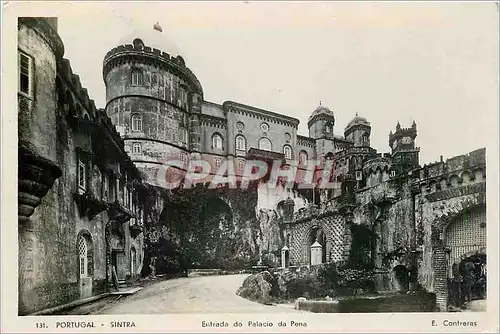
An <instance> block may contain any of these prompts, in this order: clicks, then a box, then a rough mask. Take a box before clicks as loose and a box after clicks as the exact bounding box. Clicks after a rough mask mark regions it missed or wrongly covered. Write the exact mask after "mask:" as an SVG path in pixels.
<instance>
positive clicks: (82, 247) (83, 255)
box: [78, 235, 89, 277]
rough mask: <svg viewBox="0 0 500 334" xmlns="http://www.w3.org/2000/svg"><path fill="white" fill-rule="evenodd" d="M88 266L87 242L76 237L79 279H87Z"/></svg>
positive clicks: (82, 238) (82, 237) (83, 238)
mask: <svg viewBox="0 0 500 334" xmlns="http://www.w3.org/2000/svg"><path fill="white" fill-rule="evenodd" d="M88 265H89V262H88V248H87V240H85V237H84V236H83V235H81V236H80V237H78V267H79V268H80V269H79V272H80V277H87V273H88Z"/></svg>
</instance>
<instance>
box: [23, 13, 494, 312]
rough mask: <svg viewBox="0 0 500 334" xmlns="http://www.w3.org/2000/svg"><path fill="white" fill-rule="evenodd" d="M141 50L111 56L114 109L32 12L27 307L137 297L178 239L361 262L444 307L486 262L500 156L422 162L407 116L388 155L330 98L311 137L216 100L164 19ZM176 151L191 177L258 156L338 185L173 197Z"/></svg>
mask: <svg viewBox="0 0 500 334" xmlns="http://www.w3.org/2000/svg"><path fill="white" fill-rule="evenodd" d="M158 36H160V38H159V37H158ZM150 41H151V43H153V42H154V41H159V42H158V43H156V44H158V45H151V44H148V43H150ZM129 43H130V44H125V45H120V46H117V47H115V48H113V49H112V50H110V51H109V52H108V53H107V54H106V55H105V56H104V62H103V79H104V82H105V84H106V107H105V109H98V108H96V107H95V104H94V102H93V101H92V100H91V99H90V97H89V95H88V92H87V90H86V89H85V88H83V87H81V84H80V80H79V77H78V75H76V74H74V73H73V72H72V69H71V66H70V63H69V61H68V60H66V59H64V58H63V55H64V45H63V43H62V41H61V39H60V37H59V35H58V34H57V20H56V19H53V18H20V19H19V22H18V45H19V93H18V108H19V113H18V115H19V180H18V183H19V196H18V198H19V200H18V201H19V202H18V205H19V209H18V212H19V313H20V314H32V313H34V312H39V311H41V310H44V309H48V308H51V307H56V306H58V305H61V304H65V303H68V302H71V301H74V300H78V299H85V298H89V297H92V296H98V295H100V294H103V293H105V292H106V291H111V290H114V289H117V288H118V289H120V288H125V287H126V286H127V285H130V284H131V283H133V282H134V281H135V280H137V279H138V277H139V276H140V275H141V273H143V274H144V273H145V272H148V269H149V267H150V266H151V261H152V258H153V257H154V256H153V255H151V254H153V253H154V252H155V251H154V250H153V248H154V247H153V246H152V245H155V244H158V243H159V242H160V240H165V239H169V240H174V241H175V242H177V243H178V244H180V245H181V246H185V247H188V245H189V247H191V245H194V246H193V247H195V248H196V251H197V252H198V253H199V254H201V255H199V257H200V258H201V257H203V258H205V257H206V256H207V255H206V254H209V255H210V256H211V257H210V259H209V260H210V261H212V260H213V261H215V259H217V258H221V257H222V258H224V257H225V256H226V255H227V253H225V252H227V250H228V249H230V250H231V254H230V256H231V258H232V260H234V261H239V260H241V259H246V260H245V261H246V262H243V263H245V264H249V263H251V262H252V261H254V260H255V259H256V258H258V259H260V260H262V256H263V255H264V254H271V255H273V256H274V257H275V258H274V261H275V262H278V263H280V265H281V266H283V267H287V266H290V265H296V266H297V265H310V264H313V265H314V264H319V263H324V262H342V261H346V260H347V259H355V260H356V261H358V262H360V263H363V262H366V263H370V264H371V265H373V266H374V267H375V268H376V269H377V270H378V271H377V272H378V276H377V282H376V285H377V289H378V290H386V291H392V290H398V289H400V290H405V289H407V290H408V289H414V288H416V287H417V286H419V287H421V288H422V289H424V290H426V291H430V292H434V293H436V300H437V304H438V305H439V307H440V309H442V310H445V309H446V307H447V306H448V304H449V303H450V297H449V287H450V283H449V279H451V278H452V277H453V275H455V272H456V271H457V270H458V269H456V268H458V266H460V263H461V261H464V260H467V259H471V258H474V261H476V260H477V259H480V260H481V261H483V262H485V254H486V209H485V203H486V199H485V177H486V175H485V169H486V166H485V150H484V149H480V150H477V151H474V152H470V153H469V154H466V155H463V156H458V157H454V158H451V159H448V160H446V161H443V160H442V161H440V162H436V163H433V164H429V165H424V166H420V164H419V148H418V147H416V144H415V139H416V137H417V125H416V123H415V122H413V124H411V125H410V126H409V127H408V128H403V127H401V125H400V124H399V123H397V125H396V128H395V130H394V133H392V132H391V133H390V134H389V145H390V148H391V152H390V153H384V154H381V153H377V151H376V150H375V149H374V148H372V147H371V146H370V135H371V125H370V123H369V122H368V120H366V119H365V118H363V117H360V116H358V115H356V116H355V117H354V118H353V119H352V121H351V122H349V123H348V124H347V126H346V127H345V129H344V131H343V135H342V136H339V135H336V134H335V131H334V129H335V116H334V113H333V112H332V111H331V110H330V109H329V108H327V107H326V106H323V105H320V106H318V107H317V108H316V109H314V111H313V112H312V114H311V115H310V116H309V118H308V122H307V125H308V128H309V136H301V135H299V134H298V133H297V128H298V124H299V120H298V119H295V118H292V117H289V116H286V115H281V114H277V113H274V112H272V111H268V110H264V109H260V108H256V107H253V106H248V105H244V104H240V103H237V102H233V101H226V102H224V103H222V104H216V103H213V102H209V101H206V100H204V96H203V89H202V85H201V83H200V82H199V81H198V79H197V77H196V76H195V74H194V73H193V72H192V71H191V70H190V69H189V68H188V67H187V66H186V62H185V61H184V59H183V58H182V57H181V56H180V55H175V56H174V55H170V54H168V53H166V51H168V50H163V49H162V45H159V44H161V27H159V25H155V27H154V29H151V31H149V32H144V34H143V35H142V36H134V38H133V39H132V40H130V41H129ZM172 158H175V159H179V160H181V161H183V162H185V166H186V167H181V169H183V168H184V169H185V168H187V166H188V164H189V161H191V160H197V159H202V160H204V161H207V162H209V164H210V165H211V166H212V167H213V169H216V168H217V167H219V166H221V164H223V163H225V162H227V163H230V164H231V165H233V166H234V173H235V174H236V176H239V177H241V174H242V172H243V167H244V165H245V161H246V160H247V159H258V160H262V161H266V162H270V161H272V160H276V159H282V160H283V161H284V163H285V164H287V163H292V162H293V161H296V162H297V164H298V168H299V169H302V170H306V169H307V168H308V167H307V163H308V161H310V160H313V159H315V160H321V161H323V162H329V163H330V164H331V166H332V168H333V173H331V176H330V178H331V180H330V181H332V182H334V183H336V184H338V187H334V188H332V189H328V190H323V189H314V190H311V189H300V187H297V186H296V185H294V186H293V187H288V188H287V187H284V188H280V187H278V188H274V187H268V185H267V184H266V183H265V182H260V183H259V184H257V185H256V186H255V187H253V188H250V189H248V190H241V189H236V190H227V189H215V190H209V189H206V188H205V187H203V186H202V187H197V188H196V189H194V190H182V189H177V190H174V191H164V190H163V189H161V188H159V187H158V184H157V179H158V170H159V169H158V166H161V165H162V164H163V163H164V162H165V161H167V160H168V159H172ZM315 175H316V176H317V179H319V178H321V177H322V176H323V175H325V174H324V173H323V170H322V168H321V167H319V168H316V169H315ZM176 196H180V197H182V196H187V198H188V200H185V201H184V203H181V204H182V205H180V204H179V201H181V200H180V199H178V198H177V197H176ZM180 197H179V198H180ZM179 207H181V208H180V209H179ZM182 214H184V216H182ZM180 217H186V218H185V219H188V220H187V221H185V220H183V219H181V218H180ZM179 220H181V222H180V223H182V224H183V226H180V223H179ZM199 226H203V228H204V229H205V230H203V231H201V232H200V230H198V229H199V228H200V227H199ZM207 235H210V238H208V237H207ZM367 236H369V237H367ZM214 240H215V241H214ZM219 244H220V245H221V246H220V247H219V246H217V247H215V246H214V245H219ZM214 248H215V250H214ZM156 252H157V251H156ZM198 253H197V254H198ZM197 256H198V255H197ZM280 256H281V259H279V260H278V258H279V257H280ZM146 259H147V261H146ZM155 259H156V257H155ZM206 263H207V264H210V263H216V262H209V261H208V260H207V262H206ZM217 263H218V264H219V262H217ZM188 265H192V264H188ZM165 266H167V267H168V266H169V264H166V265H165Z"/></svg>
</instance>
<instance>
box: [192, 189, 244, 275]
mask: <svg viewBox="0 0 500 334" xmlns="http://www.w3.org/2000/svg"><path fill="white" fill-rule="evenodd" d="M201 205H202V206H201V208H200V212H199V215H198V223H199V226H198V228H197V229H196V230H197V231H196V233H195V234H194V235H193V236H192V237H191V238H190V241H191V246H193V247H196V248H197V250H196V253H197V254H198V256H199V259H198V261H197V262H199V264H200V265H201V266H202V267H217V268H218V267H221V266H222V267H224V266H226V262H228V261H230V259H231V258H232V257H233V255H234V243H233V239H234V237H235V235H234V217H233V211H232V209H231V207H230V205H229V204H228V202H227V201H225V200H224V199H223V198H220V197H217V196H209V197H207V198H206V199H205V200H204V201H203V202H202V204H201Z"/></svg>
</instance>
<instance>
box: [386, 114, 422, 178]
mask: <svg viewBox="0 0 500 334" xmlns="http://www.w3.org/2000/svg"><path fill="white" fill-rule="evenodd" d="M416 137H417V124H416V123H415V121H413V122H412V125H411V127H409V128H402V127H401V124H399V122H398V123H397V124H396V131H395V132H394V133H392V131H391V132H390V133H389V145H390V147H391V149H392V161H393V166H394V170H395V171H396V173H398V174H400V173H406V172H408V171H409V170H411V169H413V168H416V167H418V164H419V152H420V148H418V147H415V138H416Z"/></svg>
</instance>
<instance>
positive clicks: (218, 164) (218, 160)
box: [214, 158, 221, 168]
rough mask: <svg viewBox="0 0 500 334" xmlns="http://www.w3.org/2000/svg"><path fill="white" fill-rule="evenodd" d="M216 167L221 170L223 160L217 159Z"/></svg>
mask: <svg viewBox="0 0 500 334" xmlns="http://www.w3.org/2000/svg"><path fill="white" fill-rule="evenodd" d="M214 162H215V167H217V168H219V167H220V165H221V160H220V159H219V158H215V161H214Z"/></svg>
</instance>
